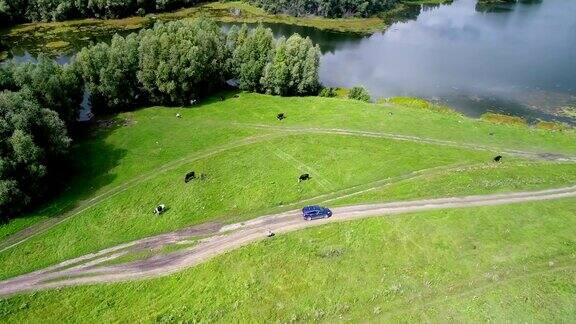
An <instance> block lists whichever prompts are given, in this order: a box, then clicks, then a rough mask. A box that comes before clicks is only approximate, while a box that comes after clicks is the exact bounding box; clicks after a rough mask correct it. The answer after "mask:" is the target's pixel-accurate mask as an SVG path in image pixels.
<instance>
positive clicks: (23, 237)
mask: <svg viewBox="0 0 576 324" xmlns="http://www.w3.org/2000/svg"><path fill="white" fill-rule="evenodd" d="M231 125H234V126H237V127H246V128H261V129H268V130H274V131H277V132H288V133H298V134H302V133H318V134H333V135H345V136H361V137H376V138H387V139H392V140H400V141H410V142H416V143H426V144H433V145H442V146H451V147H457V148H464V149H473V150H483V151H491V152H499V153H502V154H506V155H512V156H517V157H521V158H527V159H532V160H546V161H557V162H576V157H575V156H568V155H564V154H558V153H549V152H548V153H538V152H529V151H519V150H500V149H498V148H495V147H489V146H482V145H477V144H466V143H460V142H454V141H447V140H438V139H433V138H425V137H418V136H410V135H401V134H393V133H383V132H369V131H360V130H351V129H338V128H318V127H283V126H271V125H265V124H249V123H232V124H231ZM279 134H280V133H269V134H263V135H260V136H253V137H248V138H244V139H240V140H237V141H234V142H231V143H228V144H225V145H222V146H220V147H215V148H212V149H208V150H206V151H203V152H197V153H195V154H192V155H190V156H186V157H183V158H181V159H178V160H175V161H171V162H169V163H166V164H164V165H161V166H159V167H157V168H156V169H153V170H151V171H149V172H146V173H144V174H141V175H140V176H138V177H135V178H133V179H131V180H130V181H127V182H125V183H123V184H121V185H119V186H117V187H114V188H111V189H109V190H108V191H106V192H104V193H102V194H100V195H98V196H96V197H93V198H91V199H89V200H86V201H82V202H80V203H79V204H78V205H77V206H76V207H75V208H72V209H71V210H69V211H67V212H65V213H62V214H60V215H58V216H54V217H50V218H48V219H46V220H44V221H41V222H39V223H37V224H34V225H32V226H30V227H28V228H26V229H24V230H22V231H20V232H18V233H15V234H13V235H11V236H9V237H7V238H5V239H4V240H2V241H0V253H1V252H4V251H6V250H8V249H11V248H13V247H15V246H17V245H19V244H21V243H23V242H25V241H27V240H28V239H30V238H31V237H34V236H36V235H38V234H40V233H43V232H45V231H47V230H49V229H51V228H53V227H54V226H56V225H58V224H60V223H62V222H64V221H66V220H68V219H69V218H71V217H74V216H76V215H78V214H80V213H82V212H84V211H86V210H87V209H89V208H92V207H94V206H96V205H98V204H99V203H101V202H103V201H105V200H107V199H109V198H111V197H113V196H115V195H117V194H119V193H122V192H124V191H126V190H128V189H130V188H132V187H134V186H136V185H138V184H139V183H142V182H144V181H147V180H150V179H152V178H154V177H155V176H157V175H158V174H160V173H163V172H167V171H170V170H172V169H174V168H176V167H178V166H181V165H183V164H185V163H190V162H193V161H197V160H201V159H205V158H207V157H211V156H214V155H217V154H220V153H222V152H225V151H228V150H231V149H235V148H238V147H241V146H246V145H250V144H255V143H259V142H262V141H265V140H268V139H270V138H274V137H276V136H279Z"/></svg>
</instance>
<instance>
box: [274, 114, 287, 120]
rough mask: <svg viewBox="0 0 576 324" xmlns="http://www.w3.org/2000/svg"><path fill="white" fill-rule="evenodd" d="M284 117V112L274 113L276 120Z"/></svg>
mask: <svg viewBox="0 0 576 324" xmlns="http://www.w3.org/2000/svg"><path fill="white" fill-rule="evenodd" d="M285 118H286V115H284V113H279V114H278V115H276V119H278V120H282V119H285Z"/></svg>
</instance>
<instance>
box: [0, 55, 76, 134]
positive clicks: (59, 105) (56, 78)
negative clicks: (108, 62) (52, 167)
mask: <svg viewBox="0 0 576 324" xmlns="http://www.w3.org/2000/svg"><path fill="white" fill-rule="evenodd" d="M81 81H82V80H81V79H80V77H79V75H78V74H77V73H76V71H75V70H74V68H73V67H71V66H69V65H65V66H60V65H58V64H57V63H56V62H54V61H53V60H52V59H50V58H48V57H45V56H42V55H41V56H39V57H38V60H37V62H36V63H32V62H28V63H20V64H16V63H14V62H9V63H7V64H5V65H3V66H2V67H1V68H0V91H1V90H10V91H18V90H21V89H27V90H29V93H30V95H31V96H32V97H33V98H34V100H36V101H37V102H38V103H39V104H40V105H41V106H42V107H47V108H49V109H51V110H53V111H55V112H57V113H58V115H59V117H60V119H62V120H63V121H65V122H66V124H68V125H70V124H72V123H74V122H75V121H76V119H77V117H78V111H79V109H80V104H81V103H82V96H83V85H82V82H81Z"/></svg>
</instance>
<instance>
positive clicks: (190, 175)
mask: <svg viewBox="0 0 576 324" xmlns="http://www.w3.org/2000/svg"><path fill="white" fill-rule="evenodd" d="M194 179H196V173H195V172H194V171H191V172H188V173H186V177H184V182H186V183H188V182H190V181H191V180H194Z"/></svg>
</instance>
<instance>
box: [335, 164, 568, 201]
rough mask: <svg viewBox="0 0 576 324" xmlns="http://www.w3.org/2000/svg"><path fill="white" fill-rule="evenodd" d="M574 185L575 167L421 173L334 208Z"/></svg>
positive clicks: (508, 166)
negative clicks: (348, 205)
mask: <svg viewBox="0 0 576 324" xmlns="http://www.w3.org/2000/svg"><path fill="white" fill-rule="evenodd" d="M568 184H576V164H574V163H570V164H562V163H525V162H503V163H489V164H482V165H476V166H465V167H456V168H450V169H447V170H439V171H438V172H431V173H429V174H427V173H424V174H422V175H418V176H416V177H413V178H409V179H407V180H403V181H398V182H395V183H392V184H389V185H386V186H382V187H380V188H376V189H374V190H370V191H367V192H364V193H362V194H358V195H355V196H350V197H346V198H343V199H338V200H336V201H333V202H332V204H335V205H347V204H360V203H369V202H386V201H397V200H409V199H417V198H441V197H454V196H462V195H485V194H496V193H506V192H514V191H527V190H539V189H549V188H556V187H559V186H562V185H568Z"/></svg>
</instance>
